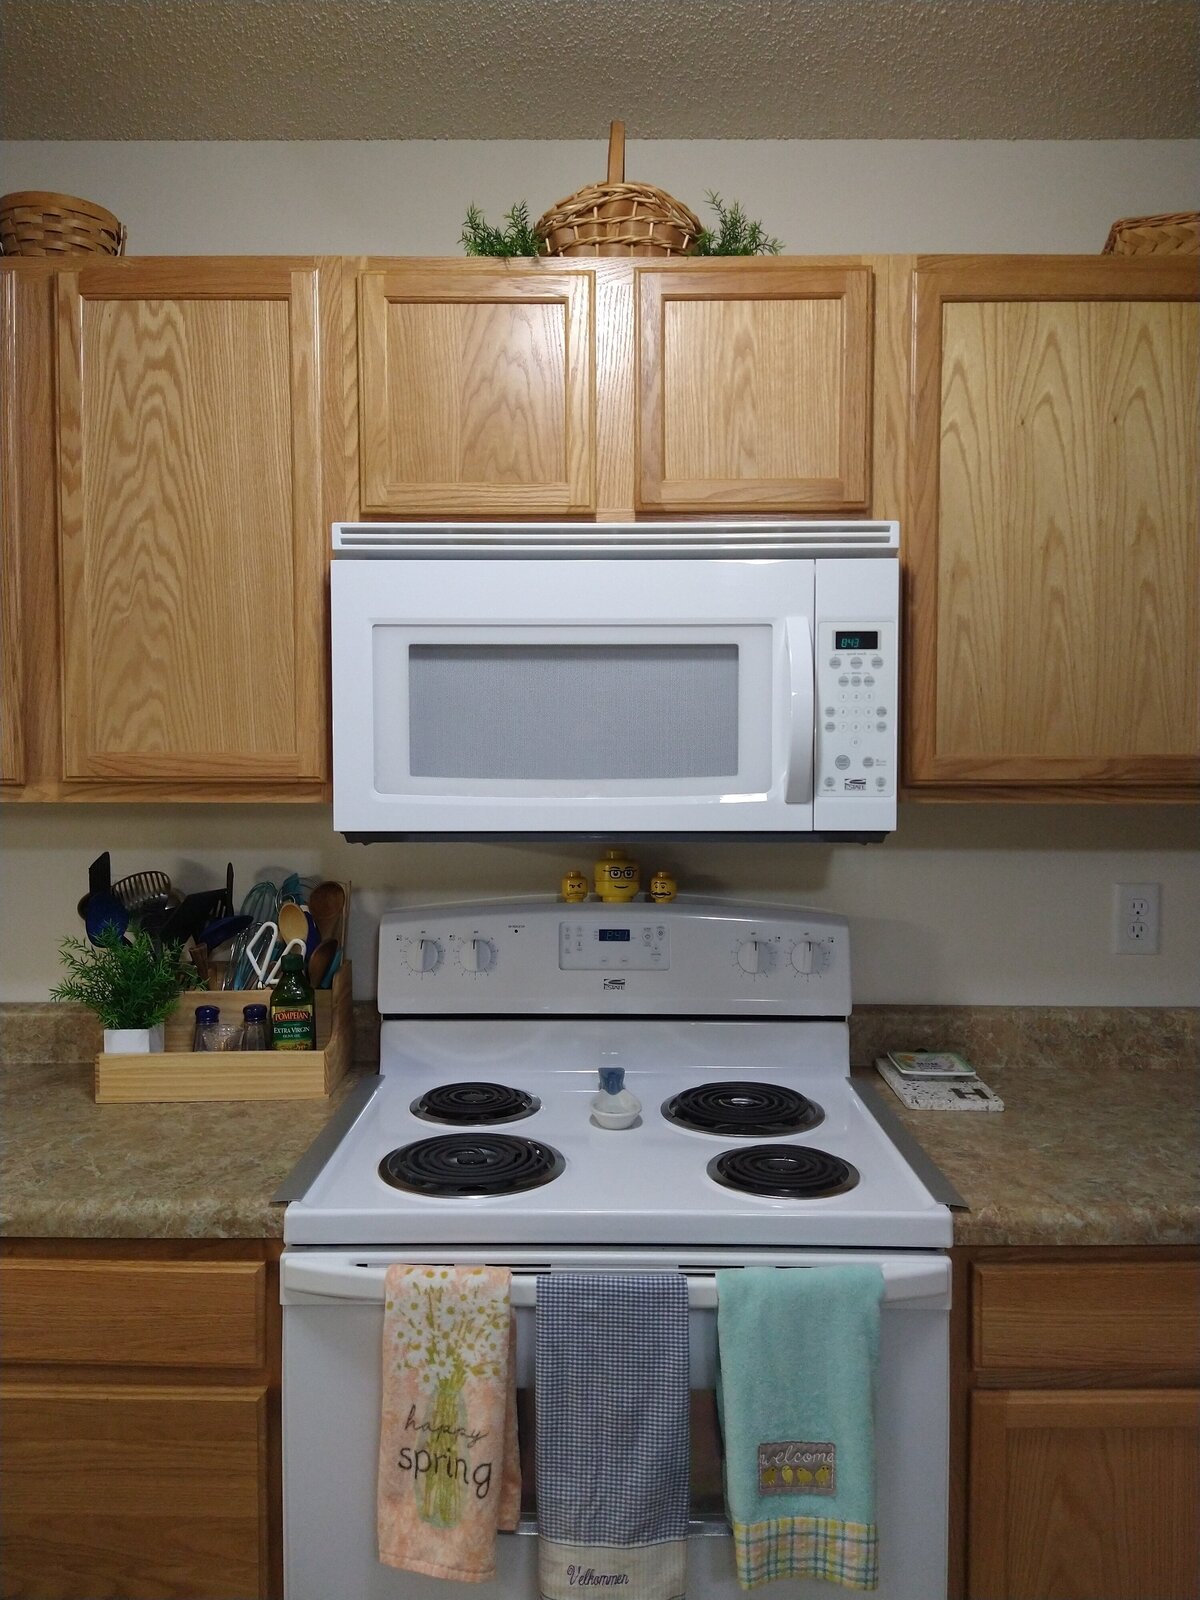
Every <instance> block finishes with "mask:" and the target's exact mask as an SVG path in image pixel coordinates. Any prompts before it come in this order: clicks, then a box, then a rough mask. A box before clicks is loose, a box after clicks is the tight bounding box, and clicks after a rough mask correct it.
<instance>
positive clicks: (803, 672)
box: [783, 617, 816, 806]
mask: <svg viewBox="0 0 1200 1600" xmlns="http://www.w3.org/2000/svg"><path fill="white" fill-rule="evenodd" d="M784 648H785V651H786V654H787V688H786V691H785V692H786V697H787V710H788V733H787V751H788V762H787V776H786V778H785V780H784V790H783V798H784V801H785V802H786V803H787V804H788V805H790V806H796V805H803V804H805V803H807V802H808V801H809V800H811V799H812V797H813V796H812V788H813V745H814V743H815V738H816V729H815V724H814V710H815V706H816V699H815V691H814V688H813V644H812V630H811V629H810V628H809V625H808V618H807V617H788V618H787V619H786V621H785V622H784Z"/></svg>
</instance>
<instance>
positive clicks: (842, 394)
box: [636, 262, 873, 513]
mask: <svg viewBox="0 0 1200 1600" xmlns="http://www.w3.org/2000/svg"><path fill="white" fill-rule="evenodd" d="M636 278H637V292H636V301H637V316H638V329H637V359H638V407H639V418H638V449H639V472H638V505H639V507H640V508H641V509H643V510H647V511H663V512H697V511H701V512H703V511H707V512H720V511H726V512H739V511H747V512H770V511H779V512H795V511H802V512H803V511H835V512H836V511H847V512H849V511H854V512H860V513H861V512H863V511H865V510H866V509H867V506H868V502H869V495H870V470H869V468H870V416H871V400H870V387H871V308H872V288H873V282H872V275H871V269H870V268H869V267H853V266H851V267H825V266H820V265H813V266H805V265H796V264H793V263H791V262H786V263H782V262H781V263H773V262H760V263H756V264H753V265H739V266H710V265H708V264H701V263H696V264H695V265H692V264H690V263H689V264H685V265H683V266H681V267H679V268H676V269H673V270H664V269H661V268H660V269H656V268H653V267H643V268H639V269H638V270H637V274H636Z"/></svg>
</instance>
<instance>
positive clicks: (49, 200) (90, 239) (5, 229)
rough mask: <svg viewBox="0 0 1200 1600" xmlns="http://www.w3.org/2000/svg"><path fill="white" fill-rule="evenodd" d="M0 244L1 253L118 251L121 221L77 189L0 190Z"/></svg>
mask: <svg viewBox="0 0 1200 1600" xmlns="http://www.w3.org/2000/svg"><path fill="white" fill-rule="evenodd" d="M0 249H2V250H3V252H4V254H5V255H6V256H73V255H80V254H84V255H102V256H121V255H124V254H125V225H124V223H122V222H119V221H118V220H117V218H116V217H114V216H113V214H112V212H111V211H106V210H105V209H104V207H103V206H98V205H94V204H93V203H92V202H91V201H90V200H80V199H79V198H78V197H77V196H76V195H72V194H50V193H48V192H46V191H45V190H42V189H22V190H21V191H20V192H19V193H17V194H6V195H3V196H0Z"/></svg>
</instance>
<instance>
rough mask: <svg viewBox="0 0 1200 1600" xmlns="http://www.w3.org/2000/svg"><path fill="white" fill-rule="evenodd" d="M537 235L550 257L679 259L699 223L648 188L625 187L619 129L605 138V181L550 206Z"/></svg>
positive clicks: (690, 213) (622, 138)
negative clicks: (606, 142)
mask: <svg viewBox="0 0 1200 1600" xmlns="http://www.w3.org/2000/svg"><path fill="white" fill-rule="evenodd" d="M537 230H538V232H539V233H540V234H541V235H542V237H543V238H544V239H545V241H546V254H547V255H550V256H684V255H687V254H688V253H689V252H690V251H691V249H692V247H693V246H694V245H695V243H696V238H697V236H698V234H699V232H700V219H699V218H698V217H697V216H696V214H695V213H694V212H693V211H689V210H688V208H687V206H685V205H683V204H682V202H680V201H679V200H676V199H675V198H674V197H673V196H672V195H669V194H667V192H666V190H665V189H656V188H655V187H654V185H653V184H650V183H626V182H625V124H624V123H623V122H614V123H613V124H612V127H611V129H610V131H609V136H608V179H607V181H606V182H604V183H593V184H589V185H588V187H587V188H586V189H580V190H578V191H577V192H576V193H575V194H571V195H568V196H567V198H566V199H565V200H559V201H557V202H556V203H555V204H554V205H552V206H551V207H550V209H549V211H547V212H546V214H545V216H544V217H542V218H540V219H539V221H538V225H537Z"/></svg>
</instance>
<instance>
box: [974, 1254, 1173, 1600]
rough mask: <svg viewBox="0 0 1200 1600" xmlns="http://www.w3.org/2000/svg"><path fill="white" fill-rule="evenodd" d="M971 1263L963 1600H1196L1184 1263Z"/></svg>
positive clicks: (1106, 1259)
mask: <svg viewBox="0 0 1200 1600" xmlns="http://www.w3.org/2000/svg"><path fill="white" fill-rule="evenodd" d="M967 1254H968V1259H967V1260H966V1261H965V1262H961V1263H960V1265H961V1267H962V1268H963V1270H962V1273H961V1277H962V1283H963V1287H964V1289H965V1290H966V1295H967V1297H969V1305H968V1307H967V1308H966V1311H967V1315H965V1316H962V1317H961V1323H960V1326H962V1327H963V1332H964V1339H963V1342H964V1344H968V1343H969V1349H968V1350H964V1351H963V1352H962V1354H963V1357H964V1361H963V1366H962V1367H961V1368H960V1369H959V1370H960V1373H961V1374H962V1381H961V1384H960V1393H959V1394H958V1396H957V1404H958V1407H959V1416H960V1419H961V1432H962V1434H965V1436H966V1439H967V1441H968V1442H967V1447H966V1451H965V1454H966V1457H967V1459H966V1490H965V1507H963V1508H962V1509H964V1510H965V1522H966V1528H965V1540H964V1543H965V1548H966V1585H965V1593H966V1595H967V1600H1195V1596H1196V1595H1197V1593H1200V1263H1197V1262H1196V1260H1195V1259H1194V1253H1192V1254H1191V1255H1189V1252H1187V1251H1185V1250H1182V1249H1181V1250H1177V1251H1154V1252H1151V1251H1137V1250H1131V1251H1127V1252H1119V1251H1115V1250H1108V1251H1102V1250H1090V1251H1088V1250H1078V1251H1049V1250H1041V1251H1025V1252H1018V1251H991V1252H989V1251H977V1252H970V1253H967ZM960 1316H961V1310H960ZM959 1481H961V1479H959ZM956 1592H957V1591H956Z"/></svg>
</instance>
